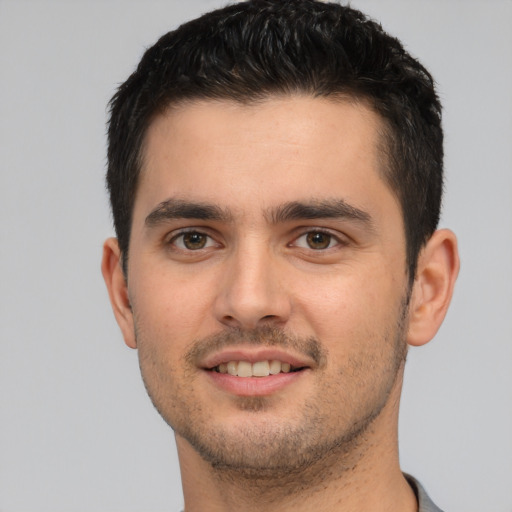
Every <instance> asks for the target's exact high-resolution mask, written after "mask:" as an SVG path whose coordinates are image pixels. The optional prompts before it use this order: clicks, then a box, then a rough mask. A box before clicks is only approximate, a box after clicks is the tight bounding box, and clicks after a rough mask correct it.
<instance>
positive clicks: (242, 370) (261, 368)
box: [210, 359, 307, 377]
mask: <svg viewBox="0 0 512 512" xmlns="http://www.w3.org/2000/svg"><path fill="white" fill-rule="evenodd" d="M306 368H307V367H306V366H301V367H294V366H292V365H291V364H290V363H284V362H282V361H279V360H277V359H273V360H264V361H257V362H254V363H251V362H249V361H243V360H242V361H228V362H225V363H221V364H219V365H217V366H214V367H213V368H210V371H212V372H217V373H223V374H228V375H231V376H233V377H268V376H269V375H278V374H280V373H292V372H299V371H301V370H305V369H306Z"/></svg>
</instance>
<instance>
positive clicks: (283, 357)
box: [200, 347, 314, 370]
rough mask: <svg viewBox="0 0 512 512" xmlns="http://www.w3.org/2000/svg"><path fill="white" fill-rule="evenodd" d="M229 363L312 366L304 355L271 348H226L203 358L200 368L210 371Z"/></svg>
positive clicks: (295, 366)
mask: <svg viewBox="0 0 512 512" xmlns="http://www.w3.org/2000/svg"><path fill="white" fill-rule="evenodd" d="M229 361H248V362H249V363H256V362H258V361H281V362H282V363H289V364H290V365H291V366H292V367H294V368H304V367H308V368H310V367H312V366H313V365H314V362H313V360H312V359H311V358H310V357H307V356H304V355H301V356H297V355H295V354H291V353H290V352H288V351H286V350H280V349H277V348H273V347H260V348H254V347H251V348H244V347H231V348H230V347H227V348H225V349H223V350H221V351H220V352H216V353H214V354H211V355H209V356H207V357H205V358H204V360H203V361H202V362H201V364H200V366H201V367H202V368H204V369H207V370H211V369H212V368H215V367H216V366H218V365H219V364H221V363H228V362H229Z"/></svg>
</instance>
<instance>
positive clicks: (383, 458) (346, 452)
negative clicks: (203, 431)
mask: <svg viewBox="0 0 512 512" xmlns="http://www.w3.org/2000/svg"><path fill="white" fill-rule="evenodd" d="M393 394H394V393H393ZM398 396H399V390H398V395H397V396H396V397H395V398H396V399H395V400H393V397H390V398H391V399H390V400H389V403H388V406H386V407H385V409H384V410H383V411H382V413H381V415H380V416H379V417H378V418H376V419H375V421H374V422H373V424H372V425H371V426H370V427H369V428H368V429H367V430H366V431H365V432H364V433H362V434H361V436H360V438H359V439H358V441H357V442H354V443H352V444H351V445H350V446H348V447H347V446H341V447H339V448H338V449H336V450H331V452H330V453H329V454H328V455H326V456H324V457H323V458H322V459H320V460H318V461H315V462H314V463H312V464H310V465H308V466H307V467H305V468H302V469H300V470H295V471H293V472H289V471H288V472H286V471H283V472H282V473H281V474H278V473H276V472H272V474H268V475H265V474H263V475H262V474H261V473H258V474H256V473H254V472H251V471H241V470H240V469H237V470H231V469H226V468H216V467H213V466H212V465H211V464H210V463H209V462H206V461H204V460H203V459H202V458H201V457H200V456H199V454H198V453H197V452H196V451H195V450H194V448H193V447H192V446H191V445H190V444H189V443H188V442H187V441H186V440H185V439H183V438H181V437H180V436H176V441H177V446H178V454H179V458H180V467H181V473H182V483H183V491H184V497H185V512H202V511H204V510H208V511H209V512H227V511H231V510H237V509H240V510H244V511H247V512H256V511H257V512H260V511H261V510H267V509H271V508H272V509H275V510H279V511H281V512H288V511H292V510H293V511H294V512H303V511H304V512H306V511H311V510H322V511H326V512H328V511H333V512H334V511H336V512H349V511H352V512H353V511H354V510H358V511H359V510H372V512H391V511H393V512H416V511H417V502H416V498H415V495H414V492H413V491H412V489H411V488H410V486H409V484H408V483H407V482H406V480H405V478H404V477H403V475H402V473H401V471H400V467H399V462H398V440H397V428H398V427H397V423H398Z"/></svg>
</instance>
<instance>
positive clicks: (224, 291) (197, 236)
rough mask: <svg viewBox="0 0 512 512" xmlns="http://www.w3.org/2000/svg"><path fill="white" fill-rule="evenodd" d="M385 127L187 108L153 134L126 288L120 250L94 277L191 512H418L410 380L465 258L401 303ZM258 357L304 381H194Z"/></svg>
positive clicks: (321, 109) (445, 254)
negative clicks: (267, 511)
mask: <svg viewBox="0 0 512 512" xmlns="http://www.w3.org/2000/svg"><path fill="white" fill-rule="evenodd" d="M380 123H381V121H380V119H379V117H378V116H377V115H376V114H375V113H373V112H372V111H371V110H370V109H369V108H367V107H366V106H365V105H364V104H360V103H354V102H351V103H349V102H340V101H337V102H334V101H331V100H327V99H318V98H311V97H304V96H294V97H280V98H270V99H267V100H265V101H264V102H260V103H258V104H257V105H245V106H244V105H240V104H237V103H233V102H229V101H216V102H213V101H204V102H199V101H197V102H192V103H187V104H185V105H182V106H180V107H175V108H173V109H169V110H168V111H167V112H166V113H165V114H163V115H161V116H159V117H158V118H156V119H155V120H154V122H153V123H152V124H151V126H150V128H149V130H148V133H147V138H146V146H145V159H144V166H143V172H142V176H141V180H140V183H139V186H138V190H137V195H136V200H135V205H134V212H133V227H132V233H131V239H130V253H129V259H128V274H127V278H128V279H127V281H126V279H125V277H126V276H124V275H123V272H122V270H121V265H120V254H119V249H118V246H117V242H116V240H115V239H109V240H107V242H106V243H105V247H104V256H103V264H102V268H103V274H104V276H105V280H106V283H107V287H108V289H109V293H110V297H111V301H112V304H113V308H114V313H115V315H116V318H117V320H118V323H119V325H120V327H121V330H122V332H123V335H124V338H125V341H126V343H127V344H128V345H129V346H130V347H133V348H137V349H138V350H139V360H140V367H141V372H142V376H143V379H144V383H145V385H146V388H147V390H148V393H149V395H150V397H151V399H152V400H153V403H154V404H155V406H156V408H157V409H158V411H159V412H160V414H161V415H162V417H163V418H164V419H165V420H166V421H167V422H168V423H169V425H171V426H172V428H173V429H174V431H175V434H176V441H177V446H178V453H179V457H180V465H181V470H182V480H183V487H184V495H185V505H186V510H187V512H194V511H199V510H212V511H214V510H219V511H221V510H222V511H224V510H233V509H234V508H235V507H236V508H240V507H242V509H243V510H252V509H253V508H254V510H256V509H257V510H261V507H262V506H263V508H265V506H273V507H277V508H278V509H279V510H283V511H286V510H292V509H293V510H295V511H299V510H347V511H348V510H365V509H368V510H369V509H371V510H374V511H380V510H395V511H397V510H399V511H412V510H416V508H417V504H416V500H415V498H414V495H413V493H412V491H411V489H410V487H409V486H408V484H407V483H406V481H405V480H404V478H403V476H402V474H401V472H400V468H399V464H398V450H397V418H398V404H399V397H400V390H401V383H402V375H403V363H404V361H405V354H406V351H407V343H409V344H413V345H421V344H423V343H426V342H427V341H428V340H429V339H431V338H432V337H433V335H434V334H435V332H436V331H437V329H438V327H439V325H440V323H441V322H442V319H443V317H444V314H445V312H446V309H447V307H448V303H449V300H450V297H451V293H452V290H453V283H454V281H455V277H456V274H457V271H458V258H457V251H456V241H455V237H454V235H453V234H452V233H451V232H449V231H447V230H441V231H438V232H436V233H435V234H434V235H433V237H432V238H431V240H430V241H429V242H428V244H427V246H426V247H425V248H424V249H423V251H422V254H421V255H420V258H419V265H418V274H417V276H416V279H415V281H414V285H413V288H412V290H409V289H408V286H407V284H408V276H407V273H406V253H405V238H404V226H403V219H402V215H401V210H400V206H399V204H398V202H397V199H396V197H395V195H394V193H393V192H392V191H391V190H390V189H389V188H388V186H387V185H386V183H385V182H384V181H383V179H382V175H381V167H380V166H382V165H383V158H382V156H381V155H380V154H379V152H378V150H377V148H378V131H379V128H381V124H380ZM297 203H300V204H301V205H302V206H303V207H302V208H295V210H294V212H295V213H294V215H290V214H289V212H290V209H293V208H291V206H290V205H292V206H293V205H296V204H297ZM340 204H341V205H342V206H343V208H341V211H340V208H339V205H340ZM191 205H195V206H194V208H195V210H194V211H195V212H196V213H193V212H192V210H193V208H191ZM197 205H199V206H201V207H202V210H201V213H200V214H199V213H197V212H198V208H197ZM205 205H207V208H204V207H205ZM304 205H305V206H306V208H304ZM326 205H327V206H329V207H330V209H329V208H327V207H326ZM333 205H336V206H337V209H336V208H334V210H336V211H334V210H333V208H332V206H333ZM347 205H348V206H347ZM313 207H314V208H313ZM313 209H315V214H314V215H309V214H311V212H312V210H313ZM320 210H322V211H320ZM305 211H307V212H308V214H305V213H304V212H305ZM184 212H186V213H184ZM286 212H288V214H287V213H286ZM185 216H186V217H192V218H184V217H185ZM199 217H202V218H199ZM307 217H314V218H307ZM184 230H185V232H186V233H188V234H187V235H185V236H184V235H183V233H184ZM264 348H268V349H269V350H274V351H275V350H279V351H281V352H280V353H281V354H282V355H283V356H282V357H283V358H286V357H293V358H295V359H296V360H298V361H300V362H301V365H303V366H305V367H306V369H305V370H303V371H301V372H297V373H295V374H293V377H292V378H291V380H290V382H289V383H288V384H287V385H285V386H281V387H280V388H279V389H277V390H276V391H272V392H269V393H266V392H259V391H257V390H258V389H259V388H258V385H259V383H258V382H257V383H256V384H255V386H254V388H253V392H242V393H241V392H237V391H233V390H232V389H228V390H227V389H226V388H223V387H222V386H219V385H218V382H217V381H215V379H212V373H211V372H210V371H208V369H205V366H208V362H210V363H211V361H212V360H214V359H215V357H216V356H217V355H219V354H221V355H220V356H219V357H221V358H222V354H223V351H226V350H231V351H239V352H240V353H241V354H243V356H244V357H245V356H247V355H249V356H250V355H254V357H255V359H258V357H259V356H258V354H259V352H258V351H261V350H262V349H264ZM212 358H213V359H212ZM235 378H236V377H235ZM236 379H240V378H236ZM259 382H261V381H259ZM235 388H236V386H235ZM236 389H238V388H236ZM397 504H399V505H397Z"/></svg>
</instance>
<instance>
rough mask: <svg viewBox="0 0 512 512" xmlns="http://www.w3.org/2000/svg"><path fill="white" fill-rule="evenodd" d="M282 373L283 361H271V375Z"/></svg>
mask: <svg viewBox="0 0 512 512" xmlns="http://www.w3.org/2000/svg"><path fill="white" fill-rule="evenodd" d="M278 373H281V361H276V360H273V361H270V375H277V374H278Z"/></svg>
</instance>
